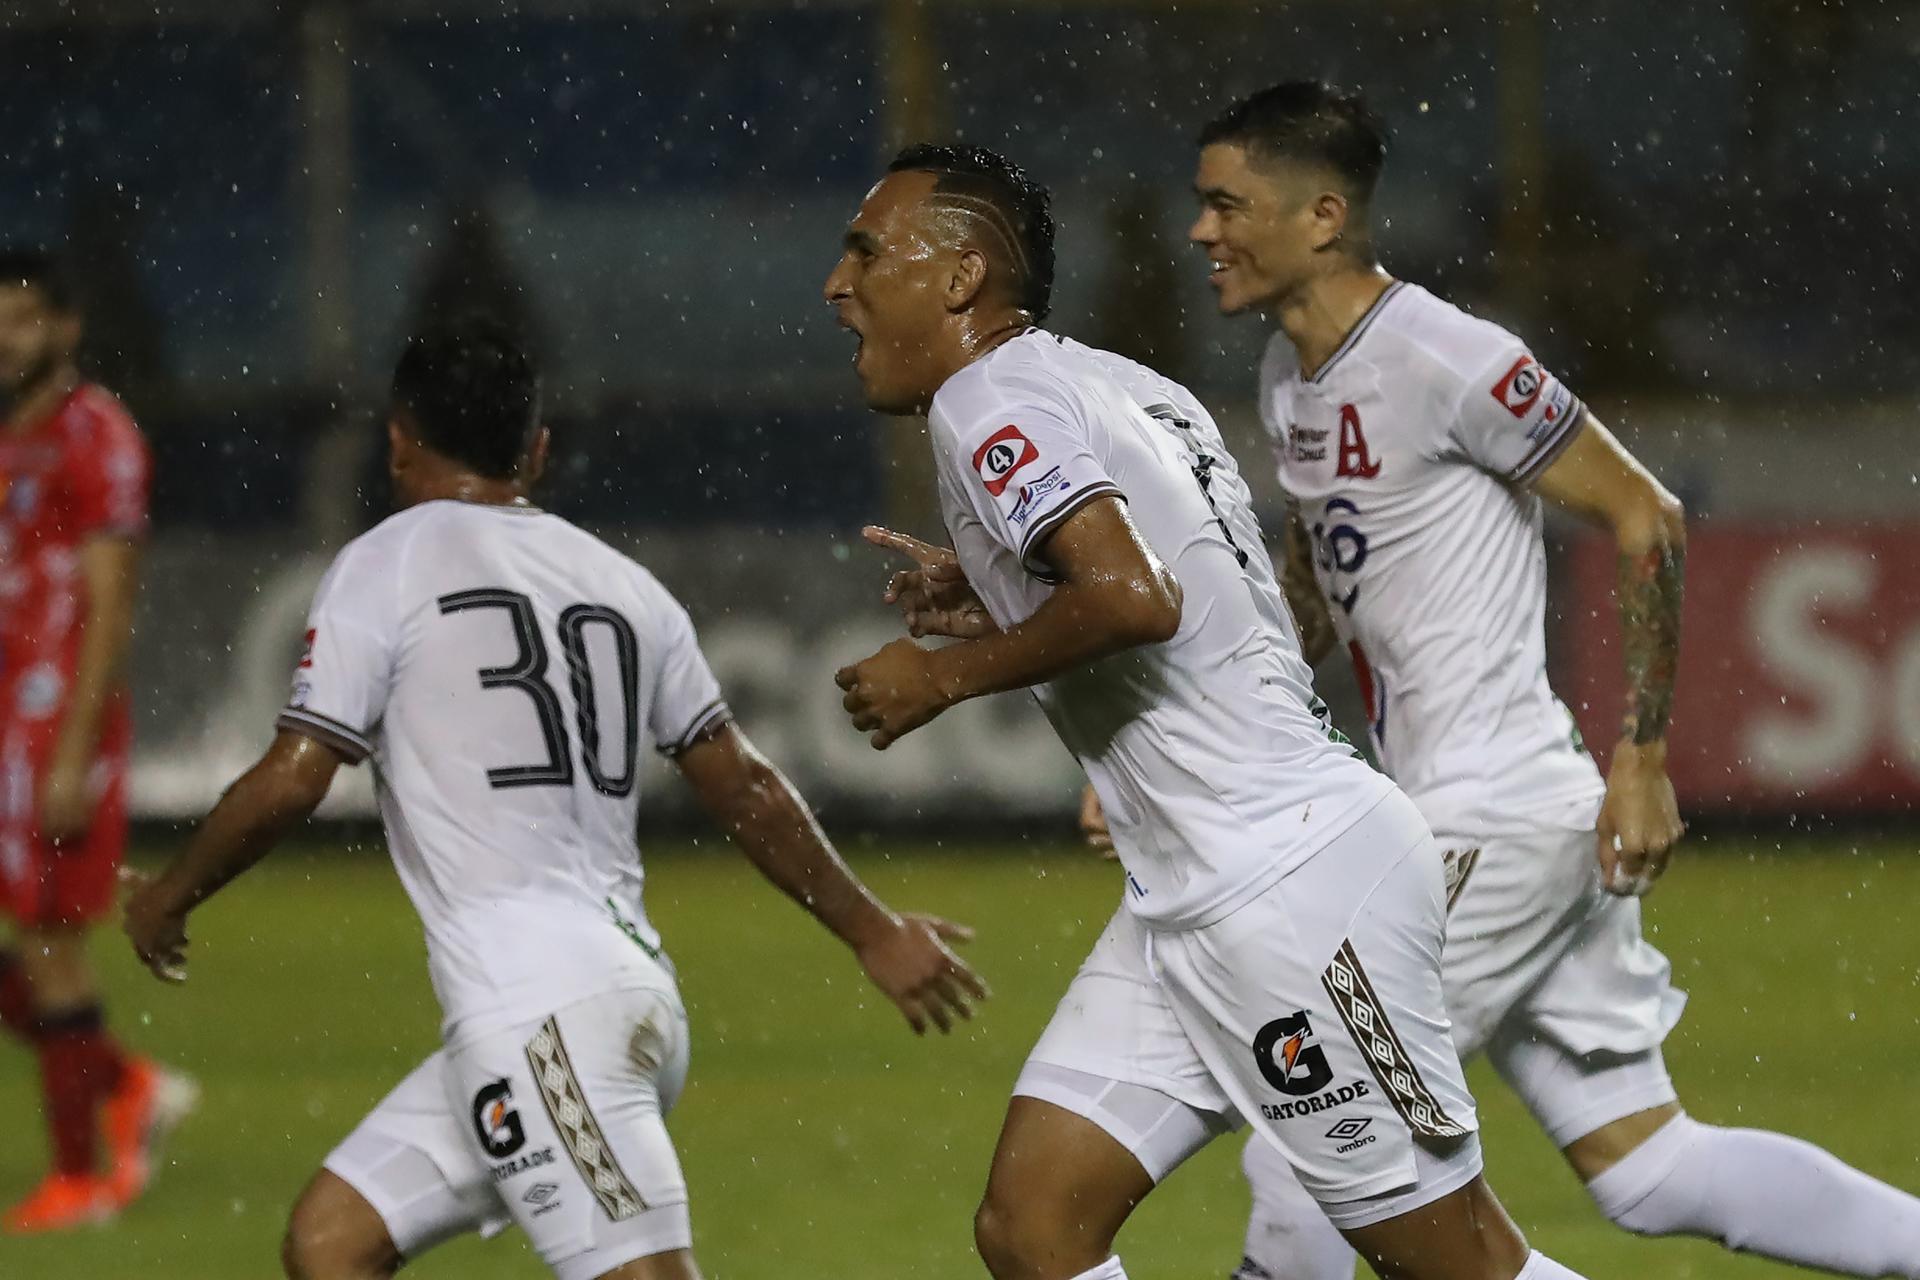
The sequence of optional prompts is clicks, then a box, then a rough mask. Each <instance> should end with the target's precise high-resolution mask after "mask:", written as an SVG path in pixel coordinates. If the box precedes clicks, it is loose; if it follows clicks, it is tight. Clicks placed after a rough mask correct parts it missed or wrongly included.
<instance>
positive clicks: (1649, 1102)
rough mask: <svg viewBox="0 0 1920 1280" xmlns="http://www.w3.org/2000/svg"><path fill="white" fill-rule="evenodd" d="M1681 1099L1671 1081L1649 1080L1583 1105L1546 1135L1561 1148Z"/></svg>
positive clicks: (1551, 1128) (1549, 1129)
mask: <svg viewBox="0 0 1920 1280" xmlns="http://www.w3.org/2000/svg"><path fill="white" fill-rule="evenodd" d="M1678 1101H1680V1095H1679V1093H1678V1092H1676V1091H1675V1090H1674V1087H1673V1081H1672V1080H1666V1079H1663V1080H1659V1081H1650V1082H1648V1083H1646V1084H1643V1085H1640V1086H1638V1087H1636V1088H1632V1089H1626V1090H1623V1091H1621V1092H1619V1093H1615V1094H1609V1095H1608V1096H1606V1097H1603V1098H1600V1099H1598V1100H1596V1101H1595V1102H1594V1103H1593V1104H1592V1105H1591V1106H1588V1107H1584V1108H1582V1109H1581V1110H1579V1111H1577V1112H1575V1113H1574V1114H1573V1115H1571V1116H1568V1117H1567V1118H1566V1119H1565V1120H1561V1121H1559V1122H1557V1123H1556V1124H1554V1125H1552V1126H1551V1127H1548V1128H1546V1134H1547V1137H1548V1139H1549V1140H1550V1141H1552V1143H1553V1145H1554V1146H1555V1147H1557V1148H1559V1149H1561V1150H1565V1149H1566V1148H1567V1147H1570V1146H1572V1145H1573V1144H1574V1143H1576V1142H1578V1141H1579V1140H1580V1139H1582V1138H1584V1137H1586V1136H1587V1135H1588V1134H1590V1133H1597V1132H1599V1131H1600V1130H1601V1129H1604V1128H1606V1127H1607V1126H1608V1125H1610V1124H1612V1123H1613V1122H1614V1121H1616V1120H1624V1119H1626V1118H1627V1117H1628V1116H1633V1115H1639V1114H1640V1113H1641V1112H1642V1111H1651V1110H1653V1109H1654V1108H1655V1107H1663V1106H1666V1105H1667V1104H1668V1103H1670V1102H1678Z"/></svg>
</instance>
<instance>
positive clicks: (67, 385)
mask: <svg viewBox="0 0 1920 1280" xmlns="http://www.w3.org/2000/svg"><path fill="white" fill-rule="evenodd" d="M79 385H80V371H79V370H78V369H76V368H74V367H73V366H72V365H70V364H69V365H63V366H61V367H60V368H59V369H57V370H55V371H54V372H53V373H52V374H49V375H48V376H47V377H45V378H42V379H41V380H40V381H39V382H37V383H35V384H34V385H33V386H32V387H29V388H28V389H27V390H26V391H25V392H23V393H22V394H21V396H20V398H19V399H18V400H15V401H13V402H12V403H11V404H0V424H3V425H4V429H5V431H6V433H7V434H9V435H14V434H18V433H20V432H23V431H31V430H32V429H33V428H35V427H37V426H39V425H40V423H41V422H42V421H44V420H45V419H46V418H47V417H48V416H49V415H51V414H52V413H53V411H54V410H55V409H58V408H59V407H60V406H61V405H63V404H65V403H66V402H67V397H68V396H70V395H72V394H73V389H74V388H75V387H77V386H79Z"/></svg>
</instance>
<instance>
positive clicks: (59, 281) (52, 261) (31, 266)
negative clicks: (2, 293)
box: [0, 248, 80, 314]
mask: <svg viewBox="0 0 1920 1280" xmlns="http://www.w3.org/2000/svg"><path fill="white" fill-rule="evenodd" d="M0 285H25V286H26V287H27V288H29V289H33V290H36V291H37V292H38V293H39V294H40V296H41V297H42V298H45V299H46V300H47V305H48V306H49V307H52V308H53V309H54V310H55V311H60V312H65V313H67V314H72V313H74V312H76V311H78V310H79V309H80V302H79V296H78V295H77V294H76V293H75V292H74V288H73V278H72V276H70V275H69V274H68V273H67V269H66V265H65V264H64V263H62V262H61V261H60V260H59V259H58V258H56V257H54V256H53V255H52V254H50V253H46V252H43V251H41V250H39V249H25V248H5V249H0Z"/></svg>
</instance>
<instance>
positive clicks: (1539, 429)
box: [1527, 378, 1573, 440]
mask: <svg viewBox="0 0 1920 1280" xmlns="http://www.w3.org/2000/svg"><path fill="white" fill-rule="evenodd" d="M1572 408H1573V392H1571V391H1569V390H1567V384H1566V383H1564V382H1562V381H1560V379H1558V378H1548V379H1547V390H1546V404H1545V405H1544V406H1543V407H1542V408H1541V410H1540V421H1538V422H1536V423H1534V424H1533V429H1532V430H1530V431H1528V432H1527V439H1529V440H1538V439H1539V438H1540V437H1541V436H1544V435H1546V434H1547V433H1548V432H1550V431H1552V430H1553V429H1554V428H1555V427H1557V426H1559V425H1560V423H1561V421H1562V420H1564V419H1565V418H1566V416H1567V412H1568V411H1569V410H1570V409H1572Z"/></svg>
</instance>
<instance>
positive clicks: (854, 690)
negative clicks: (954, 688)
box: [833, 640, 953, 751]
mask: <svg viewBox="0 0 1920 1280" xmlns="http://www.w3.org/2000/svg"><path fill="white" fill-rule="evenodd" d="M833 681H834V683H835V684H837V685H839V686H840V687H841V688H842V689H845V690H846V691H847V696H846V697H844V698H842V699H841V700H840V704H841V705H842V706H844V707H845V708H846V709H847V714H848V715H849V716H851V717H852V718H853V727H854V728H856V729H866V730H869V731H871V734H872V736H871V737H870V738H869V739H868V741H870V742H872V743H873V748H874V750H876V751H885V750H886V749H887V748H888V747H890V746H892V745H893V743H894V741H895V739H898V738H903V737H905V736H906V735H907V734H909V733H912V732H913V731H914V730H915V729H918V728H919V727H920V726H921V725H923V724H925V723H926V722H927V721H929V720H931V719H933V718H934V717H935V716H937V715H939V714H940V713H941V712H942V711H945V710H946V709H947V708H948V707H949V706H951V705H952V701H953V700H952V699H951V698H949V697H948V696H947V694H946V692H945V691H944V690H943V689H942V688H941V687H940V681H939V680H938V679H937V678H936V677H935V674H934V667H933V654H932V653H931V652H929V651H928V650H926V649H922V648H921V647H920V646H919V645H917V644H915V643H914V642H913V641H911V640H895V641H893V642H892V643H891V644H888V645H887V646H885V647H884V648H882V649H881V650H880V651H879V652H878V653H876V654H874V655H873V656H872V657H870V658H866V659H864V660H862V661H860V662H856V663H854V664H853V665H852V666H850V667H842V668H840V670H839V671H837V672H835V673H834V676H833Z"/></svg>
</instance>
